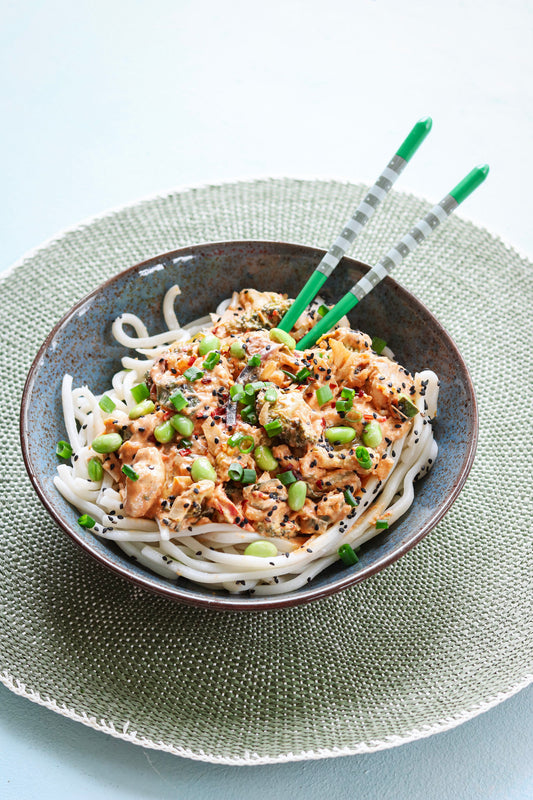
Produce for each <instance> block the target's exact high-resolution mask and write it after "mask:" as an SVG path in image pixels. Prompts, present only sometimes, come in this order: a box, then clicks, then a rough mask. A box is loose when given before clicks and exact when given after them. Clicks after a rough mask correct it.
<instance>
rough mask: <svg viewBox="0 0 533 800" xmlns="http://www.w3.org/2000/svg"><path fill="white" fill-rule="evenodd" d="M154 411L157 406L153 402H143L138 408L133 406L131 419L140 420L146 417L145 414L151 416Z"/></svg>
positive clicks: (138, 404)
mask: <svg viewBox="0 0 533 800" xmlns="http://www.w3.org/2000/svg"><path fill="white" fill-rule="evenodd" d="M152 411H155V404H154V403H153V402H152V401H151V400H143V401H142V403H137V405H136V406H133V408H132V409H131V411H130V413H129V418H130V419H139V417H144V415H145V414H151V413H152Z"/></svg>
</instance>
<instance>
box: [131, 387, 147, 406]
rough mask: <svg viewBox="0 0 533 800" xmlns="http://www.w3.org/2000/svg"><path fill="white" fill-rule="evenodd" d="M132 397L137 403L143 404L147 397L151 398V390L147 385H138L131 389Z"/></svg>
mask: <svg viewBox="0 0 533 800" xmlns="http://www.w3.org/2000/svg"><path fill="white" fill-rule="evenodd" d="M131 396H132V397H133V399H134V400H135V402H136V403H141V402H142V401H143V400H146V398H147V397H150V389H149V388H148V386H147V385H146V384H145V383H138V384H137V386H132V387H131Z"/></svg>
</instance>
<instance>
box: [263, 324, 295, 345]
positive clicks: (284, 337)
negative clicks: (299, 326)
mask: <svg viewBox="0 0 533 800" xmlns="http://www.w3.org/2000/svg"><path fill="white" fill-rule="evenodd" d="M268 335H269V336H270V338H271V339H272V341H273V342H278V343H279V344H284V345H286V347H288V348H289V350H295V349H296V339H293V338H292V336H291V335H290V333H286V332H285V331H281V330H280V329H279V328H272V330H271V331H270V333H269V334H268Z"/></svg>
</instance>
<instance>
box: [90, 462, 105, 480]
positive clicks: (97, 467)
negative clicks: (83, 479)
mask: <svg viewBox="0 0 533 800" xmlns="http://www.w3.org/2000/svg"><path fill="white" fill-rule="evenodd" d="M87 472H88V473H89V480H91V481H101V480H102V478H103V476H104V468H103V467H102V462H101V461H100V459H99V458H96V457H95V458H90V459H89V461H88V463H87Z"/></svg>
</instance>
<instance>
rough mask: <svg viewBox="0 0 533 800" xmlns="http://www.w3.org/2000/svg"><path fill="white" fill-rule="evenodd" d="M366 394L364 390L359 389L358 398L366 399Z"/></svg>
mask: <svg viewBox="0 0 533 800" xmlns="http://www.w3.org/2000/svg"><path fill="white" fill-rule="evenodd" d="M364 394H365V393H364V392H363V390H362V389H359V391H358V392H357V397H364Z"/></svg>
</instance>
